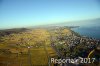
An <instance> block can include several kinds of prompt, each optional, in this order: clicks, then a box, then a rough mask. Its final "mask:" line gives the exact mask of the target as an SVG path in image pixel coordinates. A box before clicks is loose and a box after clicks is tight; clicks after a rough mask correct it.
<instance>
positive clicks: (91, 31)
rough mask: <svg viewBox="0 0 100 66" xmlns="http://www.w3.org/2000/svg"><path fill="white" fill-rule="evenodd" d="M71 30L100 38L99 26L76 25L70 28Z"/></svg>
mask: <svg viewBox="0 0 100 66" xmlns="http://www.w3.org/2000/svg"><path fill="white" fill-rule="evenodd" d="M72 30H74V31H75V32H77V33H79V34H80V35H84V36H88V37H93V38H96V39H100V27H78V28H72Z"/></svg>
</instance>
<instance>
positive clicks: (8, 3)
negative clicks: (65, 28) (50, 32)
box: [0, 0, 100, 28]
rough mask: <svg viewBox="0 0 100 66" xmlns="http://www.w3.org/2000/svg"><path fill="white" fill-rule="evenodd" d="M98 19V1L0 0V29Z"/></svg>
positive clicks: (99, 13)
mask: <svg viewBox="0 0 100 66" xmlns="http://www.w3.org/2000/svg"><path fill="white" fill-rule="evenodd" d="M94 18H100V1H99V0H0V28H13V27H27V26H36V25H44V24H53V23H60V22H68V21H76V20H85V19H94Z"/></svg>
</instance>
